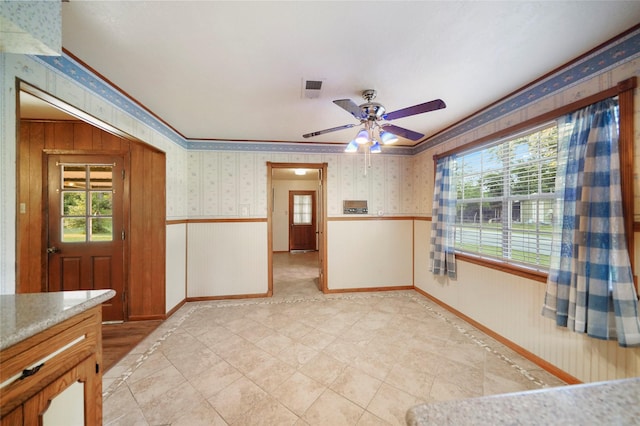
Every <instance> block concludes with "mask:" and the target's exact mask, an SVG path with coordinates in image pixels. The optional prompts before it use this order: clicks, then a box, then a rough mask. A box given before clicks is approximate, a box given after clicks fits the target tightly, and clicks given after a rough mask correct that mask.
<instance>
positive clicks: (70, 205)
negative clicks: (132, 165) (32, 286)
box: [45, 154, 125, 321]
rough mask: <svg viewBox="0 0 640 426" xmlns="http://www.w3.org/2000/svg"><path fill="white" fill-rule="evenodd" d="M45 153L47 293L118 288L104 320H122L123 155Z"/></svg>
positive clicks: (109, 301)
mask: <svg viewBox="0 0 640 426" xmlns="http://www.w3.org/2000/svg"><path fill="white" fill-rule="evenodd" d="M46 156H47V161H46V164H47V174H46V176H47V177H46V179H47V180H46V183H45V185H46V188H47V189H46V193H47V202H46V212H47V218H46V219H45V222H46V225H45V233H46V239H47V256H48V259H47V263H48V268H47V269H48V270H47V284H48V285H47V291H69V290H101V289H111V290H114V291H115V292H116V295H115V296H114V297H113V298H111V299H110V300H108V301H107V302H105V303H103V305H102V320H103V321H124V319H125V318H124V304H123V302H122V301H123V300H124V297H123V295H124V282H125V277H124V262H125V257H124V243H123V240H122V236H121V235H122V234H123V232H124V214H123V207H124V199H123V194H124V190H123V189H124V182H123V179H121V178H120V179H118V178H117V177H120V176H122V175H124V171H125V168H124V156H122V155H72V154H67V155H59V154H46Z"/></svg>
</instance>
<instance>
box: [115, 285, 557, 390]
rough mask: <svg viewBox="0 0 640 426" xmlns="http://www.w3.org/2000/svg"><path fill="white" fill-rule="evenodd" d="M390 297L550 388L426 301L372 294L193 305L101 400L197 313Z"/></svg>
mask: <svg viewBox="0 0 640 426" xmlns="http://www.w3.org/2000/svg"><path fill="white" fill-rule="evenodd" d="M392 297H403V298H408V299H410V300H412V301H414V302H416V303H418V305H420V306H421V307H423V308H425V309H426V310H427V311H428V312H429V313H431V314H432V315H433V316H435V317H437V318H438V319H440V320H441V321H444V322H445V323H447V325H449V326H451V327H452V328H454V329H455V330H456V331H458V332H459V333H460V334H462V335H463V336H465V337H466V338H467V339H469V340H470V341H471V342H473V343H474V344H476V345H477V346H479V347H481V348H483V349H485V350H486V351H487V352H489V353H492V354H493V355H494V356H496V357H497V358H499V359H501V360H502V361H504V362H505V363H507V364H508V365H509V366H510V367H512V368H514V369H516V371H518V373H520V374H521V375H522V376H524V377H525V378H527V379H528V380H529V381H531V382H532V383H534V384H536V385H537V386H540V387H544V388H546V387H549V385H548V384H546V383H545V382H543V381H542V380H539V379H536V378H535V377H534V376H532V375H531V374H530V373H529V372H528V371H527V370H526V369H525V368H523V367H521V366H519V365H518V364H517V363H516V362H515V361H513V360H512V359H511V358H509V357H508V356H506V355H504V354H501V353H500V352H498V351H497V350H495V349H492V348H491V347H490V346H489V345H487V344H486V343H485V342H484V341H483V340H482V339H481V338H479V337H476V336H475V335H474V334H472V333H471V332H470V331H468V330H467V329H465V328H464V327H462V326H460V325H457V324H455V323H454V322H453V321H451V320H449V319H447V318H446V317H445V316H444V315H443V314H442V313H440V312H438V311H437V310H436V309H434V308H433V307H432V306H430V305H429V303H428V301H427V300H423V299H420V298H418V297H416V295H413V294H407V293H395V292H394V293H386V294H373V293H372V294H367V295H340V296H330V297H302V298H300V297H297V298H290V299H279V300H274V299H273V298H272V299H269V300H256V299H252V300H247V301H244V302H227V301H222V302H204V303H206V304H203V302H196V303H199V304H198V305H196V306H192V307H190V309H189V310H188V311H187V312H185V313H184V314H183V315H182V316H181V317H180V318H179V319H178V320H176V321H175V324H174V325H173V326H172V327H171V328H170V329H168V330H167V331H166V332H164V334H163V335H162V336H160V337H158V339H157V340H156V341H155V342H154V343H153V344H152V345H151V346H150V347H149V349H147V350H146V351H145V352H143V353H142V354H141V355H140V356H139V357H138V358H137V359H136V361H135V362H134V363H133V365H132V366H130V367H129V368H127V369H126V370H125V371H124V372H123V373H122V374H121V375H120V376H119V377H117V378H116V379H115V380H114V382H113V383H112V384H111V385H110V386H109V387H108V388H107V389H106V390H105V391H103V393H102V397H103V399H107V398H108V397H109V396H111V395H112V394H113V393H114V392H115V391H116V390H117V389H118V388H119V387H120V386H121V385H122V384H123V383H125V382H126V380H127V379H128V378H129V377H130V376H131V375H132V374H133V373H134V372H135V370H137V369H138V368H139V367H140V366H141V365H142V364H144V362H145V361H146V360H147V359H148V358H149V356H151V355H152V354H153V353H154V352H155V351H156V350H157V349H158V348H159V347H160V345H161V344H162V342H164V341H165V340H166V339H167V338H169V337H170V336H171V335H172V334H173V333H174V332H175V331H176V330H177V329H178V328H179V327H180V326H181V325H182V323H184V321H186V320H187V319H188V318H189V317H190V316H191V315H192V314H193V313H194V312H196V311H199V310H202V309H213V308H226V307H239V306H251V305H278V304H283V303H307V302H329V301H331V300H364V299H371V298H379V299H384V298H392Z"/></svg>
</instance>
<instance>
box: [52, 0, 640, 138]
mask: <svg viewBox="0 0 640 426" xmlns="http://www.w3.org/2000/svg"><path fill="white" fill-rule="evenodd" d="M638 22H640V2H639V1H629V2H623V1H568V2H564V1H534V2H522V1H509V2H507V1H496V2H485V1H462V2H456V1H415V2H408V1H284V2H274V1H256V2H248V1H230V2H223V1H79V0H70V1H69V2H64V3H63V4H62V23H63V28H62V29H63V47H64V48H65V49H66V50H67V51H68V52H69V53H71V54H72V55H73V56H75V57H77V58H78V59H79V60H80V61H82V62H83V63H85V64H86V65H87V66H88V67H90V68H92V69H93V70H95V71H96V72H98V73H99V74H100V75H102V76H103V77H104V78H106V79H107V80H108V81H110V82H111V83H112V84H114V85H115V86H117V87H119V88H120V89H121V90H122V91H124V92H125V93H126V94H128V96H130V97H132V98H133V99H135V100H136V101H137V102H139V103H140V104H142V105H143V106H144V107H146V108H147V109H148V110H150V111H152V112H153V113H154V114H155V115H156V116H158V117H159V118H160V119H162V120H163V121H164V122H166V123H167V124H168V125H170V126H171V127H173V128H174V129H175V130H176V131H178V132H179V133H180V134H181V135H182V136H184V137H185V138H187V139H204V140H231V141H234V140H242V141H247V140H248V141H283V142H303V143H308V142H326V143H330V142H332V143H347V142H348V141H349V140H350V139H352V137H353V136H354V135H355V133H356V129H347V130H342V131H338V132H333V133H329V134H326V135H322V136H318V137H315V138H311V139H303V138H302V134H304V133H308V132H311V131H316V130H321V129H326V128H330V127H335V126H340V125H344V124H350V123H354V124H356V123H357V121H356V120H355V119H354V118H353V117H352V116H351V115H350V114H349V113H347V112H346V111H345V110H343V109H341V108H339V107H337V106H336V105H334V104H333V103H332V101H333V100H334V99H344V98H350V99H353V100H354V101H355V102H356V103H357V104H360V103H363V102H364V101H363V100H362V98H361V92H362V91H363V90H364V89H376V90H377V91H378V96H377V98H376V101H377V102H380V103H382V104H383V105H384V106H385V107H386V109H387V111H394V110H397V109H401V108H404V107H408V106H411V105H415V104H419V103H422V102H426V101H430V100H432V99H436V98H441V99H443V100H444V101H445V102H446V103H447V108H446V109H443V110H438V111H434V112H429V113H425V114H420V115H417V116H413V117H407V118H401V119H397V120H394V121H393V124H395V125H398V126H401V127H405V128H408V129H411V130H414V131H418V132H421V133H424V134H425V135H426V136H427V137H428V136H431V135H433V134H435V133H437V132H438V131H440V130H442V129H444V128H446V127H447V126H450V125H452V124H454V123H456V122H458V121H460V120H462V119H464V118H465V117H468V116H469V115H470V114H472V113H474V112H476V111H478V110H480V109H482V108H483V107H486V106H487V105H489V104H491V103H492V102H495V101H496V100H498V99H499V98H502V97H504V96H506V95H508V94H510V93H512V92H513V91H515V90H516V89H518V88H521V87H522V86H524V85H526V84H527V83H529V82H531V81H533V80H535V79H537V78H539V77H541V76H542V75H544V74H546V73H548V72H550V71H552V70H553V69H555V68H557V67H559V66H561V65H563V64H565V63H567V62H568V61H570V60H572V59H574V58H576V57H578V56H579V55H582V54H584V53H585V52H587V51H589V50H590V49H592V48H594V47H595V46H597V45H599V44H601V43H603V42H605V41H607V40H609V39H611V38H612V37H615V36H616V35H618V34H620V33H622V32H623V31H625V30H627V29H629V28H630V27H632V26H633V25H635V24H637V23H638ZM305 79H310V80H323V82H324V83H323V89H322V91H321V95H320V97H319V98H317V99H307V98H304V97H303V95H302V93H303V90H302V82H303V81H304V80H305ZM401 144H405V145H413V144H414V142H411V141H406V140H403V141H401Z"/></svg>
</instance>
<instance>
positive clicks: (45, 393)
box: [24, 356, 102, 426]
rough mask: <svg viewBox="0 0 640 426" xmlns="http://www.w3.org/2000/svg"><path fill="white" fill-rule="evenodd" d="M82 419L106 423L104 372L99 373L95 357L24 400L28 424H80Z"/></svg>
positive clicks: (97, 423)
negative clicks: (103, 415)
mask: <svg viewBox="0 0 640 426" xmlns="http://www.w3.org/2000/svg"><path fill="white" fill-rule="evenodd" d="M79 387H80V388H79ZM57 397H60V399H59V400H58V399H57ZM78 418H80V419H83V421H84V424H85V425H100V424H102V383H101V375H100V374H99V373H96V360H95V357H94V356H91V357H89V358H87V359H85V360H84V361H82V362H81V363H79V364H78V365H77V366H75V367H73V368H72V369H70V370H69V371H67V372H66V373H65V374H63V375H62V376H61V377H60V378H58V379H57V380H56V381H54V382H53V383H51V384H50V385H49V386H47V387H45V388H44V389H42V391H40V392H39V393H38V394H36V395H34V396H33V397H32V398H31V399H29V400H28V401H27V402H25V403H24V423H25V424H34V425H35V424H39V425H43V426H47V425H48V424H61V423H69V422H70V421H71V422H72V423H77V422H76V421H75V419H78Z"/></svg>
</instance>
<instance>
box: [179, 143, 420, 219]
mask: <svg viewBox="0 0 640 426" xmlns="http://www.w3.org/2000/svg"><path fill="white" fill-rule="evenodd" d="M187 158H188V159H187V170H188V176H187V188H188V189H187V204H188V212H187V215H188V217H190V218H211V217H240V216H242V215H243V213H242V210H243V208H248V212H249V214H248V216H249V217H260V218H264V217H266V216H267V162H281V163H316V164H321V163H325V162H326V163H327V164H328V167H327V198H328V200H327V213H328V215H329V216H337V215H341V214H342V201H343V200H345V199H364V200H368V201H369V211H370V212H371V213H373V214H378V212H382V214H384V215H406V214H414V213H415V210H414V205H413V190H412V187H413V182H412V165H411V157H407V156H390V155H380V156H374V157H372V164H371V167H370V168H367V174H366V176H365V174H364V169H365V162H364V157H363V156H362V155H355V156H354V155H349V154H304V155H301V154H274V153H250V152H249V153H247V152H226V151H222V152H214V151H189V153H188V155H187Z"/></svg>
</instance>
